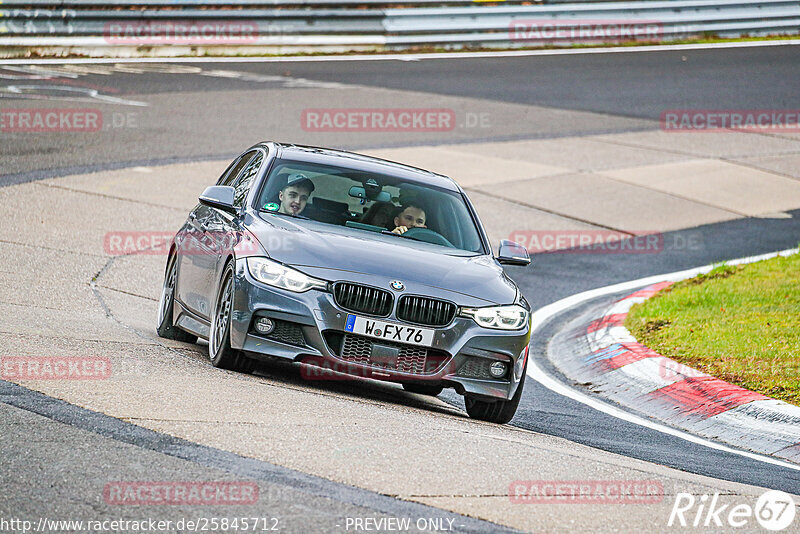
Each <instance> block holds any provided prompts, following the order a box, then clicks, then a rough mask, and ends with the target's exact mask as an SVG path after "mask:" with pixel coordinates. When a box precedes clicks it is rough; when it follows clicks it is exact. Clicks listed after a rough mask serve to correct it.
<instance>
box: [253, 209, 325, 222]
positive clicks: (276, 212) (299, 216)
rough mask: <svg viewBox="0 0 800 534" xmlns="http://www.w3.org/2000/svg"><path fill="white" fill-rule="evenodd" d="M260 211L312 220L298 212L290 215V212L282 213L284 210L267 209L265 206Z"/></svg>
mask: <svg viewBox="0 0 800 534" xmlns="http://www.w3.org/2000/svg"><path fill="white" fill-rule="evenodd" d="M258 211H259V212H261V213H271V214H273V215H283V216H284V217H291V218H293V219H305V220H307V221H310V220H312V219H311V218H310V217H306V216H305V215H300V214H297V215H290V214H288V213H282V212H280V211H272V210H265V209H264V208H261V209H260V210H258Z"/></svg>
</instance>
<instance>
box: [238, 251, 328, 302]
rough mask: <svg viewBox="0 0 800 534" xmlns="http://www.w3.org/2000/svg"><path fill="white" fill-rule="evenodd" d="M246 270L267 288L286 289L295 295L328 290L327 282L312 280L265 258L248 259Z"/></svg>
mask: <svg viewBox="0 0 800 534" xmlns="http://www.w3.org/2000/svg"><path fill="white" fill-rule="evenodd" d="M247 270H249V271H250V275H251V276H252V277H253V278H255V279H256V280H258V281H259V282H261V283H264V284H267V285H268V286H273V287H279V288H281V289H288V290H289V291H294V292H295V293H302V292H303V291H308V290H309V289H322V290H326V289H327V288H328V282H326V281H325V280H319V279H318V278H312V277H311V276H308V275H307V274H303V273H301V272H300V271H296V270H294V269H291V268H289V267H286V266H285V265H281V264H280V263H278V262H276V261H272V260H270V259H267V258H257V257H250V258H247Z"/></svg>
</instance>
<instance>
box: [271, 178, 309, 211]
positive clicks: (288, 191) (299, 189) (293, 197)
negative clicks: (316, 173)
mask: <svg viewBox="0 0 800 534" xmlns="http://www.w3.org/2000/svg"><path fill="white" fill-rule="evenodd" d="M313 192H314V182H312V181H311V180H310V179H309V178H308V177H307V176H306V175H305V174H300V173H295V174H290V175H289V178H288V180H287V181H286V185H285V186H284V188H283V189H281V192H280V194H279V195H278V198H279V199H280V201H281V207H280V208H279V209H278V211H279V212H280V213H285V214H286V215H300V214H301V213H303V210H304V209H306V204H307V203H308V197H310V196H311V193H313Z"/></svg>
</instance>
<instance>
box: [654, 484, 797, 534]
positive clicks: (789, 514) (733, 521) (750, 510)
mask: <svg viewBox="0 0 800 534" xmlns="http://www.w3.org/2000/svg"><path fill="white" fill-rule="evenodd" d="M796 513H797V510H796V509H795V503H794V499H792V496H791V495H789V494H788V493H785V492H783V491H778V490H770V491H767V492H766V493H764V494H763V495H761V496H760V497H759V498H758V500H757V501H756V505H755V507H753V506H750V505H749V504H735V505H732V504H731V503H728V504H720V502H719V493H715V494H714V495H712V496H709V495H700V496H699V497H698V496H695V495H692V494H691V493H678V494H677V495H676V496H675V504H674V505H673V507H672V512H671V513H670V515H669V521H668V522H667V526H670V527H671V526H681V527H703V528H709V527H712V528H714V527H724V526H726V525H727V526H729V527H734V528H740V527H750V528H749V530H752V529H753V527H754V525H753V522H752V520H753V518H755V520H756V521H757V522H758V524H759V525H761V527H762V528H765V529H766V530H770V531H773V532H778V531H781V530H784V529H786V528H788V527H789V526H790V525H791V524H792V522H793V521H794V517H795V514H796Z"/></svg>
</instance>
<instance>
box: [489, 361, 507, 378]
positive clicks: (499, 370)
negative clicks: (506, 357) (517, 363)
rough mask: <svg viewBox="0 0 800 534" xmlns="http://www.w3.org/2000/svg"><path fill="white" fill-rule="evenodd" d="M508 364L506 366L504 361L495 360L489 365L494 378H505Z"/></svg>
mask: <svg viewBox="0 0 800 534" xmlns="http://www.w3.org/2000/svg"><path fill="white" fill-rule="evenodd" d="M507 369H508V366H506V364H505V363H503V362H493V363H492V365H490V366H489V373H490V374H491V375H492V376H493V377H494V378H503V377H504V376H505V375H506V371H507Z"/></svg>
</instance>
